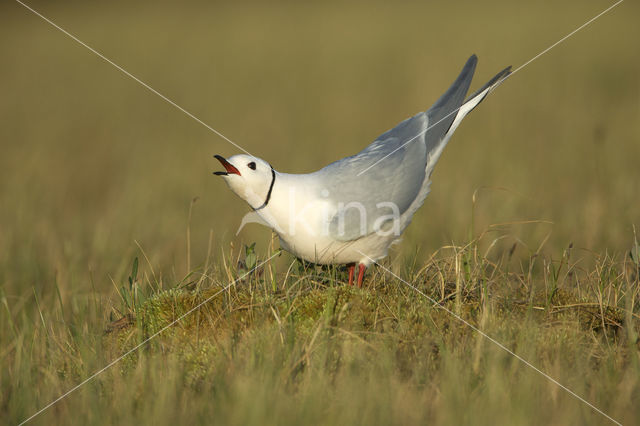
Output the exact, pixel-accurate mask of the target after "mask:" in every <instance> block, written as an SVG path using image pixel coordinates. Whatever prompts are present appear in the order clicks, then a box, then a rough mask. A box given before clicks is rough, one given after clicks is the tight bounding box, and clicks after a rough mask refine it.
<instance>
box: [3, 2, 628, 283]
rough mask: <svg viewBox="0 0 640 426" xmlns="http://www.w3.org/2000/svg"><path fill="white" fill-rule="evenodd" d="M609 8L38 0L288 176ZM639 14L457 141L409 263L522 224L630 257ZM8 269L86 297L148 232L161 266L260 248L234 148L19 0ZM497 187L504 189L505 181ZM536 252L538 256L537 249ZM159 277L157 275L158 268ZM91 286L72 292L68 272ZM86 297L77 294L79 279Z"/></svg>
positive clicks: (7, 76) (547, 69)
mask: <svg viewBox="0 0 640 426" xmlns="http://www.w3.org/2000/svg"><path fill="white" fill-rule="evenodd" d="M607 4H608V3H607V2H602V1H589V2H575V3H563V4H562V5H558V4H557V3H555V2H541V3H538V4H536V5H526V6H523V5H521V4H516V3H513V2H500V1H494V2H488V3H487V2H482V3H477V2H471V1H469V2H465V3H463V4H459V3H456V4H455V5H446V4H431V3H419V2H410V3H402V4H391V3H388V4H387V3H384V2H374V3H372V2H362V3H322V4H299V3H296V2H292V3H277V4H263V3H260V2H258V3H251V4H244V5H229V4H222V3H221V4H209V3H205V2H203V3H192V4H185V5H182V6H179V7H178V6H176V5H175V4H173V3H169V2H166V3H165V2H150V3H136V4H130V3H116V4H109V5H101V4H98V3H86V2H73V3H69V2H56V3H55V4H52V3H50V2H34V3H32V5H33V6H34V7H35V8H36V9H38V10H40V11H41V12H42V13H43V14H44V15H45V16H48V17H49V18H50V19H52V20H53V21H54V22H56V23H57V24H59V25H60V26H62V27H63V28H66V29H67V30H68V31H70V32H71V33H73V34H75V35H76V36H78V37H79V38H80V39H81V40H83V41H85V42H86V43H88V44H89V45H90V46H92V47H94V48H95V49H97V50H98V51H100V52H102V53H103V54H105V55H106V56H107V57H109V58H111V59H112V60H114V61H115V62H116V63H118V64H120V65H121V66H123V67H124V68H125V69H127V70H128V71H130V72H131V73H133V74H134V75H136V76H138V77H139V78H140V79H142V80H143V81H145V82H147V83H148V84H149V85H151V86H152V87H154V88H156V89H157V90H159V91H160V92H161V93H163V94H165V95H166V96H168V97H169V98H171V99H173V100H174V101H175V102H177V103H178V104H179V105H181V106H183V107H184V108H186V109H187V110H189V111H191V112H192V113H193V114H195V115H196V116H197V117H199V118H200V119H202V120H203V121H205V122H206V123H208V124H210V125H211V126H213V127H214V128H216V129H218V130H219V131H221V132H222V133H224V134H225V135H227V136H228V137H229V138H231V139H232V140H234V141H236V142H237V143H239V144H240V145H242V146H243V147H245V148H246V149H247V150H248V151H250V152H252V153H254V154H255V155H258V156H261V157H263V158H265V159H267V160H268V161H270V162H271V163H272V164H273V165H274V167H276V168H277V169H278V170H282V171H286V172H308V171H313V170H316V169H318V168H320V167H323V166H324V165H326V164H328V163H329V162H331V161H333V160H335V159H338V158H341V157H344V156H347V155H350V154H353V153H355V152H357V151H359V150H360V149H361V148H363V147H364V146H366V145H367V144H368V143H370V142H371V141H373V140H374V139H375V137H376V136H377V135H379V134H380V133H382V132H384V131H386V130H387V129H389V128H391V127H393V126H394V125H395V124H396V123H398V122H399V121H401V120H403V119H404V118H406V117H408V116H411V115H413V114H414V113H416V112H418V111H421V110H425V109H426V108H428V107H429V106H430V105H431V104H432V103H433V101H435V99H437V97H439V96H440V95H441V94H442V93H443V91H444V90H445V89H446V88H447V87H448V85H449V84H450V83H451V81H452V80H453V79H454V78H455V76H456V75H457V73H458V72H459V69H460V68H461V66H462V65H463V64H464V61H465V60H466V59H467V57H468V56H469V55H470V54H472V53H476V54H477V55H478V56H479V58H480V62H479V67H478V70H477V72H476V79H475V80H474V84H473V86H472V89H473V87H478V85H480V84H482V83H484V82H485V81H486V80H487V79H488V78H490V77H491V76H493V75H494V74H495V73H496V72H497V71H499V70H500V69H502V68H503V67H504V66H506V65H513V66H514V67H517V66H519V65H521V64H522V63H524V62H525V61H527V60H528V59H530V58H531V57H533V56H534V55H535V54H537V53H538V52H540V51H541V50H542V49H544V48H546V47H547V46H549V45H550V44H552V43H553V42H555V41H557V40H558V39H559V38H560V37H562V36H564V35H565V34H567V33H568V32H569V31H570V30H572V29H574V28H576V27H577V26H579V25H580V24H582V23H583V22H585V21H586V20H587V19H588V18H590V17H592V16H593V15H595V14H596V13H597V12H599V11H600V10H602V9H604V7H605V6H606V5H607ZM636 12H638V6H637V5H636V4H634V3H632V2H627V3H624V4H623V5H622V6H621V7H619V8H618V9H615V10H613V11H612V12H611V14H610V15H608V16H605V17H603V18H602V19H601V20H598V21H597V22H596V23H594V24H593V25H592V26H590V27H588V28H587V29H585V30H584V31H582V32H580V33H579V34H578V35H576V36H575V37H573V38H571V39H569V40H568V41H567V42H565V43H564V44H562V45H560V46H558V47H557V48H556V49H554V50H552V51H551V52H549V53H548V54H546V55H544V56H543V57H541V58H540V59H538V60H537V61H535V62H533V63H532V64H531V65H529V66H528V67H526V68H524V69H523V70H522V71H520V72H518V73H517V74H515V75H514V76H513V77H512V78H511V79H510V80H508V81H507V83H505V84H504V86H502V87H500V89H499V90H498V91H496V92H494V94H492V96H491V97H490V98H489V99H488V100H487V102H486V103H483V105H482V106H481V107H480V108H478V110H476V111H474V112H473V114H471V115H470V116H469V117H468V118H467V119H466V120H465V122H464V124H463V125H462V126H461V128H460V129H459V130H458V131H457V133H456V135H455V136H454V138H453V139H452V142H451V143H450V145H449V146H448V147H447V150H446V151H445V154H444V155H443V158H442V159H441V161H440V163H439V164H438V167H437V168H436V171H435V173H434V183H433V187H432V188H433V189H432V193H431V194H430V195H429V197H428V199H427V201H426V203H425V206H424V207H423V208H422V209H421V210H420V212H419V213H418V214H417V215H416V217H415V219H414V222H413V223H412V225H411V226H410V227H409V228H408V230H407V232H406V234H405V238H404V243H403V244H402V245H401V246H400V250H401V252H400V254H402V253H407V252H413V251H415V250H416V247H418V248H419V251H420V253H421V255H422V256H423V257H426V256H428V255H429V254H430V253H431V252H432V251H433V250H434V249H436V248H438V247H440V246H442V245H443V244H448V243H450V242H452V241H455V242H460V241H461V240H463V239H465V238H467V237H468V235H469V232H470V228H471V210H472V209H471V206H472V194H473V193H474V191H475V190H476V189H478V188H489V189H483V190H481V191H480V192H479V198H478V201H477V205H476V209H475V221H474V229H475V230H476V233H478V232H480V231H481V230H483V229H485V228H486V227H487V226H488V225H490V224H494V223H500V222H510V221H518V220H525V219H527V220H528V219H535V220H548V221H551V222H553V225H548V224H537V225H522V226H513V227H511V228H509V229H508V230H507V231H506V232H507V233H510V234H511V235H512V236H513V238H519V239H521V240H523V241H525V242H526V243H527V244H532V245H533V246H536V245H537V244H539V242H540V241H541V240H542V239H543V237H544V236H545V235H546V234H547V233H549V232H551V233H552V234H551V239H550V242H549V244H550V246H549V247H560V248H562V247H566V246H567V245H568V244H569V243H570V242H574V244H575V246H576V247H582V248H586V249H588V250H594V251H603V250H609V251H621V250H625V249H628V247H629V244H630V241H631V236H632V225H634V224H635V225H636V226H639V225H640V222H638V221H639V218H640V202H639V200H638V195H639V194H640V167H639V164H638V159H640V124H639V122H640V121H639V118H640V95H639V94H640V84H639V79H638V75H639V74H640V57H639V50H638V48H637V43H636V40H638V39H639V36H640V30H639V29H638V28H637V25H635V23H634V22H635V19H636V17H637V16H638V13H636ZM1 19H2V21H3V22H2V25H1V27H2V28H1V29H0V35H1V37H0V49H1V51H2V54H3V57H4V58H5V66H3V67H2V68H1V69H0V93H2V96H1V98H0V114H1V116H2V118H3V125H2V127H1V128H0V144H2V146H1V150H2V155H1V156H0V185H1V187H0V188H1V189H0V262H1V263H0V273H1V274H2V275H0V277H2V280H3V282H4V285H5V289H6V291H7V292H9V293H12V294H16V293H17V294H23V292H28V293H30V290H29V287H31V286H35V287H40V286H47V283H49V282H50V281H51V279H53V277H54V276H56V275H57V276H58V280H59V282H63V283H65V285H64V287H65V290H72V289H73V290H80V289H79V288H75V285H84V282H85V281H84V278H86V277H87V276H88V274H89V272H90V271H93V276H94V279H95V280H96V285H97V286H98V287H99V288H108V287H109V282H108V279H107V274H109V273H111V274H116V273H117V271H119V270H120V269H119V268H121V267H122V263H123V262H130V258H131V256H129V255H128V254H129V253H132V252H134V251H136V250H137V247H136V245H135V244H134V240H136V241H138V242H139V243H140V244H141V245H142V246H143V247H144V248H145V249H146V251H147V252H148V254H149V256H150V257H151V258H152V259H153V263H154V264H157V265H159V266H158V267H159V268H166V269H167V272H171V269H172V268H176V274H177V275H182V274H183V273H185V269H184V268H185V267H186V262H185V255H186V250H185V246H186V242H185V235H186V234H185V229H186V226H187V216H188V209H189V203H190V200H191V199H192V198H193V197H196V196H198V197H200V200H199V201H198V203H197V204H196V205H195V206H194V211H193V220H192V235H193V242H192V244H193V253H194V254H193V257H194V259H202V258H203V257H204V255H205V253H206V248H207V242H208V236H209V230H210V229H212V230H213V235H214V241H215V244H216V246H220V245H221V244H222V245H223V246H225V247H226V246H227V244H228V242H229V241H234V242H235V243H236V244H239V243H240V242H251V241H258V247H263V248H264V247H266V245H267V243H268V239H269V232H268V231H267V230H265V229H261V228H260V226H259V225H252V226H249V227H247V228H246V229H245V230H244V231H243V232H242V233H241V234H240V236H239V237H238V238H235V237H234V234H235V231H236V229H237V227H238V225H239V221H240V218H241V217H242V215H243V214H244V213H245V212H247V211H248V207H247V206H246V205H245V204H244V203H243V202H242V201H240V200H239V199H237V198H236V197H235V196H234V195H233V194H232V193H231V192H230V191H229V190H228V189H227V188H226V186H225V185H224V184H223V183H222V182H221V181H220V180H219V179H216V178H215V177H214V176H212V175H211V171H212V170H216V169H217V167H218V165H217V164H216V161H215V160H213V159H212V155H213V154H215V153H220V154H222V155H231V154H234V153H236V152H238V150H237V149H236V148H234V147H233V146H231V145H230V144H228V143H227V142H225V141H223V140H222V139H220V138H218V137H217V136H216V135H214V134H213V133H211V132H210V131H208V130H207V129H206V128H204V127H203V126H201V125H200V124H198V123H197V122H195V121H193V120H192V119H190V118H189V117H187V116H185V115H184V114H183V113H181V112H180V111H178V110H176V109H175V108H173V107H172V106H170V105H168V104H167V103H165V102H164V101H163V100H161V99H160V98H159V97H157V96H156V95H154V94H152V93H150V92H149V91H147V90H146V89H144V88H142V87H141V86H139V85H138V84H137V83H135V82H134V81H132V80H130V79H129V78H127V77H125V76H124V75H122V74H121V73H120V72H118V71H117V70H115V69H114V68H113V67H112V66H110V65H108V64H107V63H105V62H104V61H102V60H101V59H100V58H98V57H96V56H95V55H94V54H93V53H91V52H89V51H87V50H86V49H84V48H83V47H81V46H79V45H78V44H77V43H75V42H73V41H72V40H70V39H69V38H68V37H66V36H64V35H63V34H62V33H60V32H58V31H57V30H55V29H54V28H52V27H51V26H50V25H48V24H46V23H45V22H43V21H42V20H41V19H40V18H38V17H36V16H34V15H33V14H32V13H31V12H28V11H27V10H26V9H24V8H23V7H22V6H20V5H19V4H17V3H11V2H6V3H4V4H3V5H2V18H1ZM498 188H503V189H504V190H503V189H498ZM534 248H535V247H534ZM160 265H162V266H160ZM71 277H75V278H76V279H78V281H75V280H72V279H71ZM67 286H70V287H67Z"/></svg>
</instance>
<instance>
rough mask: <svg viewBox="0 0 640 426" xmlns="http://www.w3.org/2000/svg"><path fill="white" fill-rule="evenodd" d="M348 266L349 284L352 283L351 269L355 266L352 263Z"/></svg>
mask: <svg viewBox="0 0 640 426" xmlns="http://www.w3.org/2000/svg"><path fill="white" fill-rule="evenodd" d="M348 266H349V285H353V270H354V269H355V268H356V264H355V263H352V264H350V265H348Z"/></svg>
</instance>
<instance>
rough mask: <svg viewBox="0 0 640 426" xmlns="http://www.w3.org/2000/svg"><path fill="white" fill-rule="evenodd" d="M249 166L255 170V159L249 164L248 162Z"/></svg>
mask: <svg viewBox="0 0 640 426" xmlns="http://www.w3.org/2000/svg"><path fill="white" fill-rule="evenodd" d="M247 167H248V168H250V169H251V170H255V169H256V163H254V162H253V161H252V162H250V163H249V164H247Z"/></svg>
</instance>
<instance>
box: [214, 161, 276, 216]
mask: <svg viewBox="0 0 640 426" xmlns="http://www.w3.org/2000/svg"><path fill="white" fill-rule="evenodd" d="M215 158H216V159H217V160H218V161H220V163H221V164H222V167H224V169H225V171H224V172H214V174H216V175H218V176H222V177H223V178H224V180H225V182H226V183H227V185H229V188H231V190H232V191H233V192H235V193H236V195H238V196H239V197H240V198H242V199H243V200H245V201H246V202H247V203H249V205H250V206H251V207H252V208H254V209H257V208H258V207H260V206H262V205H263V204H264V202H265V201H266V199H267V197H268V196H269V192H270V189H271V187H272V181H273V179H274V178H275V172H274V171H273V169H272V168H271V166H270V165H269V163H267V162H266V161H264V160H261V159H260V158H257V157H253V156H251V155H246V154H238V155H234V156H233V157H229V158H224V157H223V156H221V155H215Z"/></svg>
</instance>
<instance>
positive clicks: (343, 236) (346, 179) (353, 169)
mask: <svg viewBox="0 0 640 426" xmlns="http://www.w3.org/2000/svg"><path fill="white" fill-rule="evenodd" d="M476 63H477V58H476V56H475V55H473V56H471V57H470V58H469V59H468V60H467V63H466V64H465V66H464V67H463V68H462V71H461V72H460V75H459V76H458V78H457V79H456V80H455V81H454V82H453V84H452V85H451V87H449V89H448V90H447V91H446V92H445V93H444V94H443V95H442V96H441V97H440V99H438V100H437V101H436V103H435V104H434V105H433V106H432V107H431V108H430V109H429V110H428V111H426V112H421V113H419V114H417V115H415V116H413V117H411V118H409V119H407V120H405V121H403V122H402V123H400V124H398V125H397V126H396V127H394V128H393V129H391V130H389V131H387V132H385V133H383V134H382V135H380V136H379V137H378V138H377V139H376V140H375V141H374V142H373V143H372V144H371V145H369V146H368V147H366V148H365V149H364V150H362V151H361V152H359V153H358V154H356V155H353V156H351V157H347V158H344V159H342V160H339V161H336V162H334V163H331V164H329V165H328V166H326V167H325V168H323V169H321V170H319V171H318V172H316V173H317V174H320V175H322V176H321V179H319V180H318V181H320V182H323V185H324V187H323V188H319V189H320V190H322V191H325V192H324V194H325V196H327V198H328V199H330V200H331V201H332V202H334V211H335V213H334V214H333V215H332V216H331V218H330V222H329V234H330V235H331V236H332V237H333V238H336V239H338V240H341V241H351V240H356V239H358V238H361V237H363V236H365V235H368V234H370V233H372V232H376V231H379V230H383V231H384V230H385V229H387V228H388V227H387V225H388V221H389V220H393V218H394V217H397V216H399V215H402V214H403V213H405V212H407V211H409V212H410V213H411V214H413V212H415V210H416V209H417V208H418V207H419V206H420V205H421V204H422V202H423V201H424V198H425V197H426V194H427V192H428V179H429V176H430V174H431V172H432V170H433V167H434V165H435V163H436V161H437V160H438V158H439V157H440V154H441V152H442V149H443V148H444V146H445V145H446V143H447V142H448V140H449V138H450V137H451V134H452V133H453V131H454V130H455V128H456V127H457V125H458V124H459V123H460V121H461V120H462V118H463V117H464V115H466V114H467V113H468V112H469V111H470V110H471V109H473V107H475V105H477V104H478V103H479V102H480V101H481V100H482V99H483V98H484V96H486V94H487V93H488V92H489V91H490V90H491V89H492V88H493V87H495V86H496V85H497V84H499V83H500V81H502V79H504V78H505V77H506V75H508V69H507V70H505V71H503V72H501V73H500V74H498V75H497V76H496V77H494V79H492V80H491V81H490V82H489V83H487V84H486V85H485V86H483V88H482V89H480V90H479V91H478V92H476V93H474V95H472V96H471V97H470V98H469V99H468V100H467V101H466V103H465V104H464V105H467V104H468V105H469V108H462V106H463V101H464V99H465V96H466V94H467V91H468V90H469V85H470V84H471V79H472V78H473V73H474V71H475V67H476ZM483 90H484V91H483ZM326 191H328V194H327V193H326Z"/></svg>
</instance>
